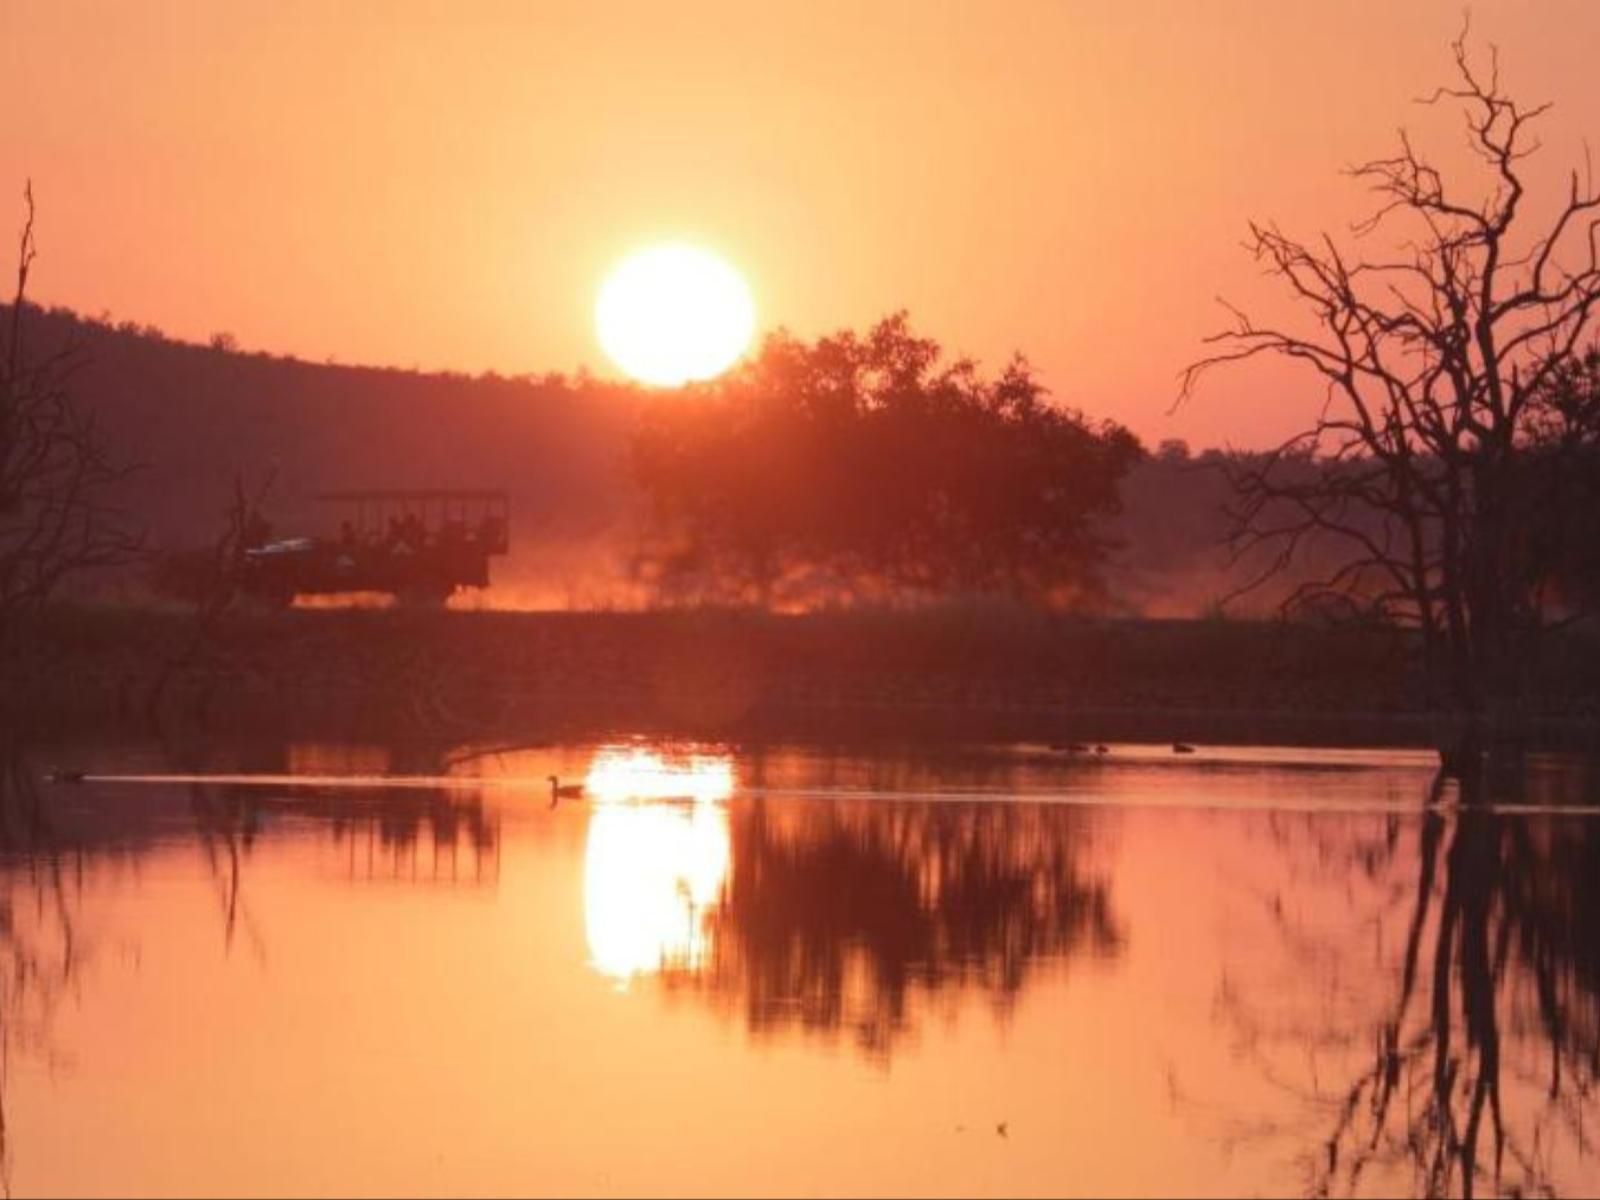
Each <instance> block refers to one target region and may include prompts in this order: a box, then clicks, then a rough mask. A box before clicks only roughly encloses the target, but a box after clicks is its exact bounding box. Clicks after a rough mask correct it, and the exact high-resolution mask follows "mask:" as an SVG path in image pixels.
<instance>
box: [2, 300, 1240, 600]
mask: <svg viewBox="0 0 1600 1200" xmlns="http://www.w3.org/2000/svg"><path fill="white" fill-rule="evenodd" d="M8 313H9V308H8V307H6V306H0V316H5V315H6V314H8ZM24 327H25V337H26V342H27V345H28V347H29V352H30V354H31V355H34V356H39V355H45V354H49V353H53V352H55V351H57V350H60V349H62V348H64V347H71V348H72V350H73V353H74V357H75V360H76V362H77V364H78V365H77V367H76V369H75V371H74V373H73V375H72V378H71V382H70V387H71V391H72V393H73V395H74V396H75V398H76V399H77V400H78V402H79V403H80V404H82V405H83V406H84V408H85V409H86V410H88V411H89V412H91V413H93V414H94V417H95V419H96V421H97V423H98V426H99V428H100V430H101V432H102V434H103V436H104V438H105V441H106V443H107V445H108V447H109V449H110V450H111V452H112V454H113V455H114V456H115V458H116V460H117V461H119V462H121V463H124V464H128V465H130V466H136V467H137V468H138V469H137V470H136V471H134V473H133V474H132V475H131V476H130V477H129V479H128V481H127V483H126V484H125V486H124V487H123V490H122V494H121V495H120V496H119V497H118V499H119V501H120V502H121V503H122V504H123V505H125V506H126V508H127V509H128V510H129V512H130V513H131V514H133V515H134V517H135V519H136V520H137V521H138V522H139V523H141V524H142V525H143V526H144V528H145V529H146V532H147V535H148V544H149V545H150V546H151V548H152V549H157V550H159V549H163V548H172V547H190V546H195V545H199V544H203V543H207V542H209V541H211V540H212V539H213V538H215V537H216V536H217V534H218V533H219V532H220V530H221V527H222V521H223V510H224V508H225V506H226V504H227V502H228V498H229V495H230V489H231V487H232V481H233V478H234V476H235V474H236V473H237V474H240V475H242V476H243V478H244V479H245V481H246V483H247V485H250V486H256V485H258V484H259V483H260V481H261V480H262V479H264V478H265V477H266V475H267V473H268V472H269V471H271V472H274V474H275V482H274V484H273V487H272V490H271V492H270V494H269V501H268V505H267V511H268V515H269V517H270V518H271V519H272V522H273V526H274V530H275V532H276V533H279V534H282V535H291V534H296V533H315V532H330V533H331V532H332V531H333V528H334V526H335V525H336V517H337V514H336V513H335V512H334V511H332V510H330V509H328V508H327V507H326V506H323V505H319V504H317V503H315V502H314V501H313V500H312V497H313V496H314V495H315V494H316V493H318V492H323V491H331V490H345V489H366V488H459V487H471V488H480V487H485V488H502V487H503V488H505V489H507V491H508V492H509V493H510V496H511V514H512V520H511V529H512V545H511V553H510V554H509V555H508V556H507V557H506V558H505V559H503V560H498V561H496V562H495V563H494V564H493V566H492V570H491V574H492V577H493V579H494V580H495V586H494V587H493V588H491V589H490V592H489V593H487V594H486V595H485V596H483V597H480V598H479V599H482V600H484V601H486V602H487V603H489V604H490V605H491V606H495V607H526V606H537V607H591V606H596V605H598V606H611V605H617V604H621V605H624V606H631V605H633V604H637V603H639V602H641V601H642V600H644V599H645V597H642V596H641V595H640V594H639V592H638V590H637V589H636V588H634V587H632V585H631V584H630V582H629V580H628V578H627V575H626V561H627V558H628V555H629V553H630V550H631V549H632V545H631V540H630V529H631V517H632V514H633V512H634V506H635V505H636V504H638V503H639V499H640V498H639V494H638V491H637V489H636V488H635V486H634V483H633V479H632V474H631V470H630V457H629V456H630V442H631V437H632V433H633V430H634V429H635V427H636V423H637V419H638V415H639V412H640V409H641V406H643V405H647V404H650V403H659V402H662V398H660V397H655V398H652V396H651V394H650V393H649V392H646V391H644V390H642V389H639V388H634V387H630V386H628V385H625V384H618V383H607V382H600V381H596V380H593V379H588V378H582V377H580V378H576V379H571V378H566V377H563V376H560V375H557V374H550V375H544V376H522V377H516V378H508V377H503V376H500V375H496V374H494V373H485V374H483V375H479V376H476V377H469V376H466V375H463V374H459V373H453V372H422V371H416V370H408V369H403V368H395V367H366V366H346V365H342V364H338V363H333V362H327V363H314V362H307V361H304V360H302V359H298V358H294V357H292V356H287V355H274V354H269V353H265V352H253V351H248V350H242V349H240V348H238V347H237V346H236V345H235V343H234V341H233V339H232V338H231V337H229V336H228V335H226V334H219V335H217V336H216V337H214V338H213V339H212V343H211V344H209V345H202V344H198V343H194V342H184V341H178V340H174V339H172V338H169V337H167V336H166V335H164V334H163V333H162V332H161V331H160V330H158V329H154V328H152V327H150V326H142V325H139V324H137V323H135V322H132V321H124V322H121V323H116V324H114V323H112V322H111V321H110V320H109V319H108V318H89V317H85V316H83V315H81V314H79V313H76V312H74V311H72V310H70V309H65V308H52V309H41V308H38V307H35V306H29V307H28V308H27V309H26V310H25V312H24ZM1219 461H1220V459H1219V456H1218V454H1217V452H1216V451H1206V452H1204V453H1200V454H1196V455H1194V456H1192V457H1191V456H1190V454H1189V452H1188V449H1187V447H1182V446H1179V445H1178V444H1176V443H1169V444H1167V445H1164V446H1163V447H1162V451H1161V452H1160V453H1157V454H1154V455H1152V456H1150V458H1148V459H1147V460H1145V461H1144V462H1143V463H1141V464H1139V465H1137V466H1135V468H1134V469H1133V471H1132V472H1131V473H1130V474H1129V475H1128V477H1127V478H1126V480H1124V482H1123V486H1122V500H1123V504H1122V512H1121V513H1120V514H1119V515H1118V516H1116V517H1114V518H1112V519H1111V520H1110V521H1109V522H1108V526H1109V527H1108V533H1109V534H1110V536H1111V537H1112V538H1113V539H1115V540H1116V541H1117V542H1118V543H1119V549H1118V550H1117V552H1116V553H1115V554H1114V555H1113V558H1112V561H1111V563H1110V564H1109V572H1108V574H1109V579H1110V581H1111V584H1112V588H1113V591H1114V592H1115V593H1116V599H1117V607H1118V609H1119V611H1124V612H1148V613H1152V614H1158V615H1163V616H1184V615H1191V614H1193V613H1195V612H1199V611H1202V610H1203V609H1204V608H1205V607H1206V605H1207V604H1208V602H1209V601H1211V600H1212V599H1213V598H1214V597H1215V596H1217V595H1219V594H1222V593H1223V592H1225V591H1227V590H1228V589H1229V587H1230V586H1231V585H1232V584H1233V583H1235V582H1237V572H1236V569H1235V568H1230V567H1229V565H1228V564H1227V561H1226V555H1225V554H1224V553H1223V547H1222V537H1223V533H1224V531H1225V522H1224V517H1223V512H1222V507H1223V504H1224V503H1225V501H1226V498H1227V488H1226V485H1225V482H1224V480H1223V478H1222V476H1221V472H1220V471H1217V470H1215V469H1214V468H1215V467H1216V466H1217V465H1218V462H1219ZM474 602H475V601H474Z"/></svg>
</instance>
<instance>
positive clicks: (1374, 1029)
mask: <svg viewBox="0 0 1600 1200" xmlns="http://www.w3.org/2000/svg"><path fill="white" fill-rule="evenodd" d="M1443 782H1444V781H1440V782H1439V783H1436V785H1435V787H1434V789H1433V793H1432V796H1431V798H1430V803H1429V805H1428V807H1427V810H1426V811H1425V812H1424V813H1423V815H1422V816H1421V818H1420V821H1419V822H1418V823H1417V824H1416V825H1415V826H1411V825H1410V823H1406V827H1404V828H1403V827H1402V825H1401V824H1400V823H1399V822H1397V821H1395V820H1393V819H1391V820H1389V821H1388V822H1386V823H1385V826H1384V829H1383V832H1382V833H1381V835H1379V836H1378V837H1376V838H1373V837H1370V836H1366V835H1360V834H1357V835H1353V836H1351V830H1350V827H1349V826H1342V827H1340V828H1341V829H1342V830H1343V834H1344V835H1345V836H1343V837H1340V836H1338V835H1336V836H1335V837H1334V838H1332V839H1330V838H1329V837H1328V836H1326V835H1325V834H1324V835H1314V836H1313V837H1312V841H1313V842H1315V843H1316V845H1315V848H1314V849H1315V853H1316V855H1317V859H1318V862H1319V866H1320V869H1321V871H1323V872H1325V873H1331V874H1332V875H1338V874H1340V873H1348V874H1350V875H1356V876H1364V877H1365V878H1366V879H1367V880H1368V881H1369V882H1370V883H1372V884H1375V885H1376V887H1375V888H1374V889H1373V890H1374V893H1375V894H1378V895H1382V896H1384V897H1385V899H1384V900H1382V901H1380V902H1379V907H1378V911H1376V912H1375V913H1374V914H1373V915H1372V918H1371V920H1370V921H1369V920H1362V919H1357V920H1352V921H1349V922H1348V923H1347V926H1346V928H1347V930H1360V932H1361V933H1362V934H1363V935H1365V936H1368V937H1370V936H1376V937H1377V939H1378V941H1379V943H1380V944H1382V943H1383V942H1385V940H1386V938H1385V934H1386V933H1387V931H1388V927H1390V926H1394V927H1396V928H1397V932H1400V933H1401V936H1400V937H1399V938H1398V940H1397V941H1396V942H1395V943H1394V944H1396V945H1397V947H1398V959H1397V960H1392V959H1386V960H1384V961H1383V962H1382V963H1381V964H1380V969H1379V971H1378V977H1377V978H1372V964H1371V961H1370V948H1369V949H1367V950H1366V951H1364V952H1363V951H1362V950H1360V949H1357V948H1356V947H1355V946H1354V945H1346V946H1344V947H1342V948H1341V949H1334V948H1331V947H1328V946H1322V947H1319V949H1321V950H1326V951H1328V954H1327V957H1325V958H1322V960H1321V961H1322V962H1323V966H1324V981H1323V984H1322V985H1320V990H1321V994H1322V995H1324V996H1326V995H1327V994H1330V993H1333V992H1340V993H1342V994H1346V995H1352V994H1354V995H1359V996H1361V997H1363V998H1364V1000H1363V1002H1362V1007H1363V1008H1364V1010H1365V1011H1364V1012H1363V1014H1362V1015H1361V1016H1360V1017H1359V1019H1358V1023H1357V1024H1355V1025H1350V1024H1343V1029H1344V1031H1345V1032H1348V1031H1350V1030H1351V1029H1355V1030H1357V1031H1358V1032H1357V1033H1356V1034H1355V1036H1356V1037H1357V1038H1359V1039H1361V1040H1362V1041H1364V1042H1365V1044H1366V1045H1367V1046H1368V1047H1369V1049H1368V1050H1367V1052H1366V1054H1365V1055H1364V1056H1362V1055H1359V1054H1357V1055H1354V1056H1351V1057H1350V1058H1349V1059H1347V1062H1349V1063H1351V1064H1353V1065H1355V1067H1356V1068H1357V1069H1355V1070H1353V1071H1351V1072H1350V1073H1349V1074H1346V1075H1345V1076H1344V1079H1345V1082H1344V1083H1342V1084H1339V1085H1336V1086H1333V1087H1331V1088H1329V1087H1320V1086H1317V1085H1316V1079H1315V1072H1314V1071H1313V1079H1312V1083H1311V1085H1309V1086H1305V1085H1299V1084H1293V1083H1291V1082H1289V1080H1290V1079H1291V1077H1292V1074H1293V1073H1292V1070H1291V1069H1290V1067H1289V1064H1290V1063H1291V1062H1292V1061H1293V1060H1294V1055H1295V1054H1296V1053H1299V1052H1303V1050H1304V1048H1305V1047H1307V1046H1308V1045H1321V1046H1323V1047H1325V1048H1326V1047H1337V1044H1338V1042H1339V1038H1340V1033H1339V1032H1338V1029H1339V1025H1340V1023H1342V1022H1345V1021H1348V1020H1349V1014H1348V1013H1346V1014H1332V1013H1330V1012H1328V1011H1326V1010H1322V1011H1317V1012H1316V1013H1315V1015H1313V1016H1311V1017H1310V1018H1309V1019H1308V1018H1307V1015H1306V1012H1305V1008H1306V1004H1305V1000H1304V998H1305V997H1306V996H1308V995H1309V994H1310V993H1311V992H1312V991H1317V990H1319V989H1318V988H1305V987H1302V988H1300V989H1299V992H1298V994H1299V995H1300V996H1301V997H1302V1001H1301V1004H1300V1008H1301V1016H1300V1017H1299V1018H1297V1019H1296V1018H1290V1019H1288V1020H1279V1021H1272V1020H1270V1019H1268V1018H1266V1017H1265V1015H1264V1014H1265V1012H1266V1011H1267V1009H1268V1008H1269V1007H1270V1002H1268V1001H1267V1000H1266V999H1265V998H1263V997H1259V996H1257V997H1254V998H1252V997H1251V996H1250V995H1249V994H1248V993H1249V991H1250V989H1248V988H1240V987H1238V986H1236V985H1234V984H1232V983H1227V984H1225V986H1224V989H1223V996H1222V999H1223V1003H1222V1006H1221V1007H1222V1011H1223V1012H1224V1013H1225V1014H1226V1015H1227V1018H1228V1019H1229V1020H1230V1021H1231V1022H1233V1023H1234V1025H1235V1028H1236V1030H1237V1031H1239V1032H1240V1033H1242V1034H1243V1035H1244V1044H1246V1045H1249V1046H1251V1047H1253V1048H1254V1049H1255V1050H1256V1051H1257V1052H1258V1053H1259V1054H1260V1056H1261V1061H1262V1063H1263V1064H1264V1065H1266V1066H1267V1068H1268V1070H1269V1072H1270V1073H1271V1075H1272V1077H1273V1078H1274V1079H1275V1080H1276V1081H1277V1082H1278V1083H1279V1084H1280V1086H1282V1087H1283V1088H1284V1089H1285V1090H1286V1091H1288V1092H1290V1093H1292V1094H1294V1095H1297V1096H1298V1097H1299V1098H1300V1099H1301V1100H1303V1101H1304V1102H1305V1105H1304V1107H1303V1108H1302V1109H1301V1113H1302V1115H1304V1116H1307V1117H1308V1119H1306V1120H1304V1121H1301V1122H1298V1123H1296V1122H1295V1121H1293V1120H1292V1119H1291V1118H1288V1117H1283V1118H1280V1119H1276V1120H1274V1121H1272V1122H1271V1124H1270V1128H1271V1131H1272V1133H1273V1134H1274V1135H1284V1134H1290V1135H1293V1136H1294V1137H1295V1138H1296V1139H1297V1140H1298V1141H1299V1142H1300V1144H1301V1145H1302V1146H1303V1147H1306V1149H1305V1151H1304V1157H1303V1161H1304V1164H1305V1170H1306V1180H1307V1190H1308V1192H1309V1193H1310V1194H1312V1195H1348V1194H1357V1193H1360V1192H1362V1191H1363V1190H1375V1191H1378V1192H1380V1193H1382V1192H1385V1191H1393V1190H1395V1189H1396V1188H1398V1187H1401V1186H1407V1185H1409V1187H1410V1188H1411V1190H1412V1191H1413V1192H1414V1193H1415V1194H1417V1195H1425V1196H1447V1195H1457V1194H1459V1195H1463V1196H1473V1195H1475V1194H1479V1193H1481V1192H1484V1191H1489V1192H1491V1193H1493V1194H1502V1195H1553V1194H1556V1193H1557V1191H1558V1190H1559V1189H1560V1187H1561V1184H1562V1182H1563V1180H1564V1179H1565V1178H1566V1177H1567V1176H1568V1175H1569V1174H1570V1173H1571V1171H1572V1169H1573V1168H1574V1167H1575V1166H1577V1165H1581V1164H1583V1163H1585V1162H1586V1160H1588V1159H1589V1156H1590V1154H1591V1149H1592V1148H1591V1145H1590V1136H1591V1135H1590V1133H1589V1131H1588V1125H1589V1124H1590V1123H1591V1121H1592V1114H1591V1112H1590V1105H1591V1102H1592V1100H1593V1098H1594V1096H1595V1088H1596V1082H1597V1079H1600V820H1597V819H1596V818H1594V817H1593V816H1579V815H1574V816H1563V815H1559V814H1554V815H1552V814H1548V813H1542V812H1541V813H1519V812H1517V811H1515V810H1516V807H1517V806H1519V805H1523V804H1527V803H1529V802H1532V801H1535V800H1537V801H1541V802H1551V801H1554V800H1557V799H1559V798H1560V797H1561V796H1563V795H1564V796H1567V797H1572V798H1576V797H1578V796H1582V797H1585V798H1586V799H1587V800H1588V802H1590V803H1592V802H1593V798H1594V796H1595V788H1594V786H1593V783H1594V781H1593V780H1592V779H1590V778H1589V777H1588V776H1587V774H1586V773H1585V772H1584V771H1583V770H1582V769H1580V770H1578V771H1576V772H1569V773H1567V774H1566V775H1564V776H1554V775H1550V774H1545V775H1542V776H1539V777H1531V776H1529V775H1528V774H1527V773H1526V772H1525V771H1524V770H1522V769H1521V764H1518V765H1514V766H1513V768H1512V769H1510V770H1508V771H1497V772H1495V773H1493V774H1489V773H1484V774H1479V773H1476V772H1475V773H1474V774H1473V775H1472V776H1471V777H1469V778H1466V779H1462V780H1457V781H1453V783H1452V787H1453V790H1454V792H1455V799H1457V800H1458V801H1459V803H1458V804H1454V805H1448V806H1446V807H1440V806H1439V805H1438V804H1437V801H1439V800H1440V799H1441V798H1442V799H1446V800H1448V799H1449V798H1450V796H1449V794H1448V793H1449V790H1450V789H1446V788H1444V787H1443V786H1442V784H1443ZM1311 824H1312V823H1311V822H1308V823H1307V825H1306V826H1304V827H1303V828H1309V827H1310V825H1311ZM1288 840H1290V839H1286V843H1287V841H1288ZM1333 842H1338V843H1339V844H1338V845H1334V844H1332V843H1333ZM1286 848H1288V849H1290V850H1291V851H1292V850H1293V847H1288V846H1286ZM1336 851H1343V852H1342V853H1338V852H1336ZM1304 866H1305V864H1304V863H1303V862H1301V861H1299V860H1296V863H1295V867H1296V870H1295V875H1296V885H1297V886H1298V885H1299V884H1300V882H1301V879H1300V877H1299V872H1300V870H1302V869H1304ZM1326 877H1327V875H1326V874H1325V876H1324V878H1326ZM1271 903H1272V904H1273V905H1275V906H1281V899H1280V898H1276V897H1275V898H1274V899H1273V900H1272V902H1271ZM1282 929H1283V932H1284V934H1285V936H1286V938H1287V939H1288V940H1289V941H1290V942H1291V943H1292V944H1294V943H1298V945H1299V951H1298V952H1297V953H1295V954H1294V955H1293V957H1295V958H1296V959H1297V961H1300V962H1302V963H1303V962H1305V961H1308V960H1309V959H1310V958H1312V957H1316V955H1312V954H1307V953H1305V952H1304V951H1305V949H1306V946H1307V945H1308V944H1309V943H1308V942H1307V940H1306V938H1305V931H1304V930H1303V929H1301V928H1297V927H1296V926H1294V925H1293V924H1291V923H1285V924H1283V925H1282ZM1366 945H1367V946H1368V947H1370V945H1371V943H1370V942H1367V943H1366ZM1352 979H1354V980H1358V981H1359V985H1356V986H1352V985H1351V984H1350V982H1349V981H1350V980H1352ZM1385 979H1387V980H1389V981H1390V982H1389V983H1388V986H1387V987H1386V986H1384V980H1385ZM1385 993H1387V996H1386V997H1385ZM1372 995H1377V996H1378V997H1380V1002H1379V1005H1378V1007H1377V1008H1376V1009H1374V1008H1372V1007H1371V1005H1370V1003H1366V1002H1365V998H1369V997H1370V996H1372ZM1363 1059H1364V1061H1363ZM1588 1169H1589V1170H1592V1169H1593V1168H1592V1166H1590V1167H1589V1168H1588Z"/></svg>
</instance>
